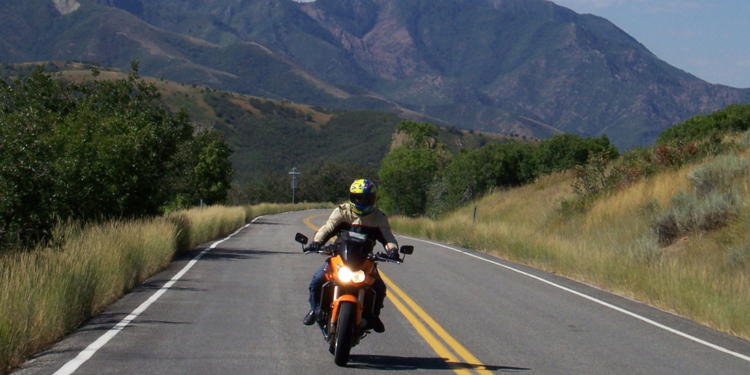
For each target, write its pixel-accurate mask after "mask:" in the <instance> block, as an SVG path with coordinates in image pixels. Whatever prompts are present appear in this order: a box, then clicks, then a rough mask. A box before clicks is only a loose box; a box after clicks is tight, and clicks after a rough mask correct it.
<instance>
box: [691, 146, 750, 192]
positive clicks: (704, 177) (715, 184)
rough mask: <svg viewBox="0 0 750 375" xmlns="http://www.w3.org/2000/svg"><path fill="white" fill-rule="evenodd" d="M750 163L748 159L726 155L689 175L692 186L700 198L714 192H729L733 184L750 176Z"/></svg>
mask: <svg viewBox="0 0 750 375" xmlns="http://www.w3.org/2000/svg"><path fill="white" fill-rule="evenodd" d="M748 171H750V162H748V160H747V159H744V158H741V157H738V156H735V155H725V156H722V157H719V158H718V159H716V161H714V162H712V163H710V164H706V165H704V166H702V167H700V168H698V169H696V170H694V171H692V172H691V173H689V174H688V175H687V179H688V181H689V182H690V185H691V186H692V187H693V189H694V190H695V193H696V194H697V195H698V196H706V195H708V194H709V193H711V192H713V191H720V192H728V191H729V189H730V188H731V186H732V182H733V181H734V180H735V179H736V178H738V177H744V176H747V175H748Z"/></svg>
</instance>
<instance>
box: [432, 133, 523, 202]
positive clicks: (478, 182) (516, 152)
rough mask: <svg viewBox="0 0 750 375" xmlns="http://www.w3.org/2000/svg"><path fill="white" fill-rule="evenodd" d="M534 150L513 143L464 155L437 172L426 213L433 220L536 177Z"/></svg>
mask: <svg viewBox="0 0 750 375" xmlns="http://www.w3.org/2000/svg"><path fill="white" fill-rule="evenodd" d="M536 151H537V150H536V148H535V147H534V146H532V145H529V144H520V143H515V142H510V143H504V144H498V143H490V144H488V145H486V146H484V147H482V148H480V149H478V150H475V151H464V152H462V153H460V154H458V155H457V156H456V157H455V158H453V159H452V160H451V161H450V163H449V164H448V165H447V166H446V167H445V168H444V169H443V170H441V171H440V173H439V174H440V179H439V180H440V184H441V186H440V188H434V189H433V190H432V193H431V196H430V203H429V205H430V207H429V211H430V214H431V216H437V215H439V214H441V213H442V212H445V211H446V210H451V209H453V208H455V207H457V206H458V205H460V204H461V203H464V202H466V201H468V200H471V199H474V198H476V197H478V196H481V195H482V194H484V193H485V192H487V191H488V190H490V189H491V188H494V187H510V186H518V185H521V184H524V183H527V182H530V181H532V180H533V179H534V178H535V177H536V176H537V173H538V166H537V159H536Z"/></svg>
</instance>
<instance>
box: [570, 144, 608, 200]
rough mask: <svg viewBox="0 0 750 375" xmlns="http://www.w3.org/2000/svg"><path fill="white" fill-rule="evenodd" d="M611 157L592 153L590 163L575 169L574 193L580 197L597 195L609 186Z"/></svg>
mask: <svg viewBox="0 0 750 375" xmlns="http://www.w3.org/2000/svg"><path fill="white" fill-rule="evenodd" d="M608 162H609V155H608V154H606V153H598V154H594V153H590V154H589V159H588V162H587V163H586V164H584V165H577V166H575V167H574V168H573V176H574V181H573V192H575V193H576V194H578V195H580V196H588V195H595V194H598V193H599V192H601V191H602V190H604V189H605V188H607V187H608V186H609V181H610V175H608V174H607V163H608Z"/></svg>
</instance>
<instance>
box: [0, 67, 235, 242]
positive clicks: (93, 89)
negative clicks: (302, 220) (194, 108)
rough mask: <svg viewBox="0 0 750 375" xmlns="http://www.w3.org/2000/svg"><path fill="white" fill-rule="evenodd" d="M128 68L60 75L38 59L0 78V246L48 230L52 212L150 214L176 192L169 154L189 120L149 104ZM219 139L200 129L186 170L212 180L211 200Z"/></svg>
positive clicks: (221, 166)
mask: <svg viewBox="0 0 750 375" xmlns="http://www.w3.org/2000/svg"><path fill="white" fill-rule="evenodd" d="M137 67H138V64H137V62H134V63H133V71H132V72H131V73H130V74H129V75H128V77H127V78H124V79H118V80H96V81H94V82H83V83H70V84H68V83H64V82H62V81H55V80H52V79H51V78H50V76H49V75H47V74H44V68H43V67H39V68H38V69H37V70H36V71H34V72H33V73H32V74H31V75H30V76H28V77H26V78H23V79H19V80H17V81H16V82H14V83H13V85H8V84H5V83H4V82H3V83H2V84H0V210H2V217H0V245H4V244H8V243H11V242H25V241H36V240H38V239H40V238H44V237H48V236H49V234H50V232H51V229H52V226H53V225H54V223H55V222H56V221H57V220H58V219H68V218H70V219H74V220H88V221H90V220H98V219H107V218H114V217H139V216H146V215H154V214H158V213H159V212H160V209H161V207H162V206H163V205H164V204H165V203H166V202H168V201H169V200H171V199H173V198H174V196H175V195H176V194H177V193H178V192H179V191H180V189H179V186H180V185H179V184H173V183H171V182H173V180H174V176H175V175H176V174H177V173H176V172H174V169H175V168H176V166H178V165H180V162H178V161H176V160H175V159H176V156H177V155H178V154H180V152H181V151H185V152H189V148H190V146H189V145H190V144H191V143H192V142H193V130H194V129H193V126H192V125H191V124H190V121H189V119H188V116H187V114H186V112H184V111H180V112H178V113H176V114H174V115H172V114H170V113H169V112H168V111H167V110H166V109H165V108H164V107H163V106H161V105H160V104H159V103H158V101H157V99H158V98H159V93H158V92H157V90H156V88H155V86H154V85H151V84H147V83H144V82H143V81H141V80H139V77H138V74H137ZM93 73H94V74H96V73H97V71H96V70H94V72H93ZM198 142H199V143H200V137H198ZM222 142H223V140H220V136H216V135H212V136H209V137H208V138H207V141H206V142H205V143H206V146H205V147H201V148H200V150H198V151H196V152H195V155H198V158H197V160H196V161H195V162H194V163H193V164H192V168H197V169H198V171H199V172H200V173H195V174H194V175H193V179H195V178H212V179H216V180H214V181H212V182H209V183H208V185H206V186H205V188H206V189H207V191H209V192H211V193H212V194H213V195H212V196H211V197H212V198H214V199H219V198H221V190H222V189H227V188H228V187H229V182H228V180H227V177H226V176H231V173H230V172H228V170H231V167H228V155H229V154H228V152H227V151H228V149H226V145H225V144H223V143H222ZM222 145H223V146H222ZM222 147H223V148H222ZM186 150H187V151H186ZM189 161H190V160H188V162H189ZM199 164H200V165H201V167H200V168H198V165H199ZM227 168H229V169H227ZM230 178H231V177H230ZM216 181H218V183H219V185H211V184H216ZM190 183H191V184H198V182H197V181H195V180H193V181H192V182H190ZM201 183H204V182H201Z"/></svg>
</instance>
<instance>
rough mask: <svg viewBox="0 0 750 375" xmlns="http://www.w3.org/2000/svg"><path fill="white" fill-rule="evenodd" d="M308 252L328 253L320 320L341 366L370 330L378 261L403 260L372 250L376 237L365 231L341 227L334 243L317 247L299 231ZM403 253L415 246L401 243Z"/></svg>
mask: <svg viewBox="0 0 750 375" xmlns="http://www.w3.org/2000/svg"><path fill="white" fill-rule="evenodd" d="M295 240H296V241H297V242H299V243H301V244H302V246H303V247H302V250H303V251H304V252H305V254H308V253H312V252H317V253H319V254H322V255H325V256H329V258H328V260H327V263H326V266H325V278H326V282H325V284H323V290H322V293H321V294H320V305H319V306H320V310H319V311H317V312H316V314H317V319H316V320H317V322H318V325H319V326H320V328H321V330H322V331H323V337H324V338H325V340H326V342H327V343H328V351H330V352H331V354H333V358H334V362H335V363H336V364H337V365H338V366H346V364H347V363H348V362H349V353H350V351H351V348H352V347H354V346H356V345H357V344H359V342H360V340H362V339H363V338H364V337H365V336H367V334H368V333H369V332H370V331H369V326H368V319H370V318H371V317H372V316H373V311H374V308H375V291H374V290H373V288H372V285H373V283H374V282H375V280H376V278H377V277H378V276H377V273H378V269H377V262H390V263H397V264H401V263H403V261H404V258H403V257H402V258H401V259H399V260H394V259H391V258H388V257H387V256H386V255H385V254H382V253H379V254H373V252H372V251H373V247H374V245H375V240H374V239H371V238H368V237H367V235H365V234H363V233H356V232H352V231H342V232H341V233H340V234H339V236H338V239H337V240H336V241H335V242H334V243H333V244H331V245H328V246H324V247H322V248H320V249H319V250H317V251H306V250H305V247H304V245H306V244H307V241H308V239H307V237H306V236H305V235H303V234H302V233H297V235H296V237H295ZM400 252H401V254H412V253H413V252H414V246H401V249H400Z"/></svg>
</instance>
